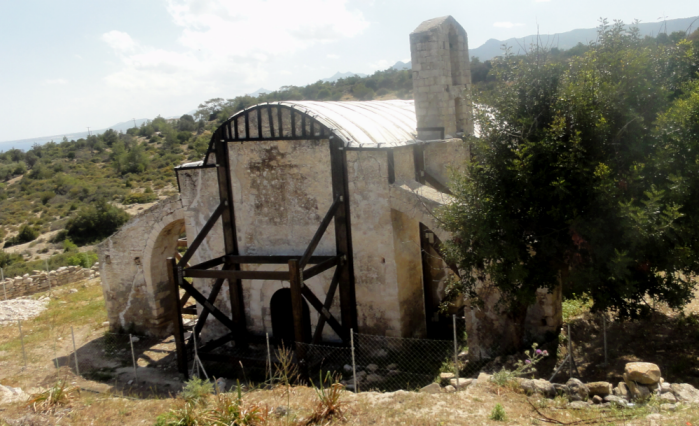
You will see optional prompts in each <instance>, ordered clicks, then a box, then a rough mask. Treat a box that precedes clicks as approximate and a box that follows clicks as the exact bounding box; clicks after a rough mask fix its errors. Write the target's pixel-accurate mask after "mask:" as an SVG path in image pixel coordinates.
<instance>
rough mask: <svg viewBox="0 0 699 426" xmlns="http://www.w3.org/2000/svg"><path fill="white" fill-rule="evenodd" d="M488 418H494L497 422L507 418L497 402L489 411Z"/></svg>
mask: <svg viewBox="0 0 699 426" xmlns="http://www.w3.org/2000/svg"><path fill="white" fill-rule="evenodd" d="M490 420H495V421H498V422H504V421H505V420H507V415H506V414H505V409H504V408H503V406H502V404H500V403H499V402H498V403H497V404H495V407H494V408H493V411H492V412H491V413H490Z"/></svg>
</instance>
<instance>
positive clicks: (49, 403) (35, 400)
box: [27, 380, 80, 412]
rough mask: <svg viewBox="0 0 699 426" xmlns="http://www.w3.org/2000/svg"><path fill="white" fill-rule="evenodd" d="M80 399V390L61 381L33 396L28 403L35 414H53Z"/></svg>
mask: <svg viewBox="0 0 699 426" xmlns="http://www.w3.org/2000/svg"><path fill="white" fill-rule="evenodd" d="M79 397H80V388H79V387H77V386H71V385H68V384H67V383H66V382H65V381H63V380H59V381H58V382H56V383H55V384H54V385H53V386H51V387H50V388H48V389H46V390H45V391H42V392H38V393H35V394H32V395H31V396H30V397H29V401H28V402H27V407H31V408H32V409H33V410H34V412H51V411H53V410H54V409H56V408H57V407H59V406H62V405H66V404H68V403H70V402H71V401H74V400H75V399H77V398H79Z"/></svg>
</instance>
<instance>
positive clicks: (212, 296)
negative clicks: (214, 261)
mask: <svg viewBox="0 0 699 426" xmlns="http://www.w3.org/2000/svg"><path fill="white" fill-rule="evenodd" d="M224 269H225V266H224ZM224 281H225V280H224V279H223V278H219V279H217V280H216V281H215V282H214V285H213V286H212V287H211V293H209V297H208V299H206V300H208V301H209V303H211V304H212V305H213V303H214V302H215V301H216V298H217V297H218V293H219V292H220V291H221V287H223V282H224ZM209 314H210V312H209V310H208V309H202V311H201V314H199V318H197V325H196V326H195V327H194V333H195V334H196V335H197V342H198V341H199V334H200V333H201V331H202V330H203V329H204V324H206V320H207V319H209ZM191 343H192V346H193V345H194V341H192V342H191Z"/></svg>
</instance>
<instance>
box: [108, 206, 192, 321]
mask: <svg viewBox="0 0 699 426" xmlns="http://www.w3.org/2000/svg"><path fill="white" fill-rule="evenodd" d="M183 229H184V216H183V209H182V203H181V201H180V196H179V195H176V196H173V197H170V198H168V199H166V200H163V201H161V202H160V203H158V204H156V205H154V206H153V207H151V208H149V209H148V210H146V211H144V212H142V213H141V214H139V215H137V216H135V217H133V218H131V220H129V221H128V222H127V223H126V224H125V225H124V226H122V228H121V229H120V230H119V232H117V233H116V234H114V235H112V236H111V237H109V238H107V239H106V240H104V241H103V242H102V243H100V244H99V245H98V246H97V251H98V254H99V263H100V273H101V278H102V289H103V292H104V299H105V303H106V305H107V315H108V318H109V323H110V328H111V329H112V330H116V329H120V328H121V329H131V330H134V331H136V332H142V333H146V334H152V335H167V334H170V329H169V325H170V324H169V323H170V318H169V315H170V312H169V308H170V306H169V299H168V297H167V296H168V294H169V292H168V288H167V286H168V283H167V271H165V270H164V268H160V267H159V266H158V262H162V263H164V260H165V258H166V257H169V256H173V255H174V247H175V245H176V241H177V237H178V236H179V234H180V233H181V232H182V230H183ZM163 273H164V275H163Z"/></svg>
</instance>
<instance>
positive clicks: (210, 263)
mask: <svg viewBox="0 0 699 426" xmlns="http://www.w3.org/2000/svg"><path fill="white" fill-rule="evenodd" d="M225 260H226V258H225V257H217V258H215V259H211V260H207V261H206V262H202V263H199V264H197V265H194V266H189V265H188V266H187V269H190V268H191V269H211V268H213V267H216V266H218V265H220V264H222V263H223V262H224V261H225ZM181 264H182V263H180V265H181Z"/></svg>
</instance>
